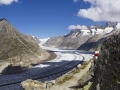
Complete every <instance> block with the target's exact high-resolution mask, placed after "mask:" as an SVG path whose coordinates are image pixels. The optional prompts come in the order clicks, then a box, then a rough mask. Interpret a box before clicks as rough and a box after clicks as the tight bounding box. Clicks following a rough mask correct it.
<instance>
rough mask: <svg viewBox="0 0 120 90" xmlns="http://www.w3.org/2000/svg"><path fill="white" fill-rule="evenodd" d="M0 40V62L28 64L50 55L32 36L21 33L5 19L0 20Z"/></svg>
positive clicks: (14, 64)
mask: <svg viewBox="0 0 120 90" xmlns="http://www.w3.org/2000/svg"><path fill="white" fill-rule="evenodd" d="M0 41H1V42H0V63H3V62H8V63H10V64H12V65H13V66H18V65H20V66H29V65H30V64H32V63H34V64H35V63H37V62H40V61H42V60H44V59H46V58H48V57H49V56H50V55H49V53H48V52H46V51H43V50H42V49H41V48H40V47H39V45H38V44H37V43H36V41H35V39H34V38H33V37H32V36H30V35H23V34H21V33H20V32H19V31H17V30H16V29H15V28H14V27H13V26H12V25H11V24H10V23H9V22H8V21H7V20H6V19H1V20H0Z"/></svg>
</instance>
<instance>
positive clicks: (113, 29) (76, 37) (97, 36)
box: [44, 22, 120, 50]
mask: <svg viewBox="0 0 120 90" xmlns="http://www.w3.org/2000/svg"><path fill="white" fill-rule="evenodd" d="M119 28H120V23H116V22H107V23H106V24H105V25H103V26H100V25H95V26H88V27H87V29H75V30H72V31H71V32H70V33H68V34H67V35H63V36H58V37H51V38H50V39H49V40H48V41H47V42H46V43H45V44H44V46H49V47H56V48H61V49H80V50H92V49H94V48H95V47H96V46H97V45H98V44H99V43H101V42H102V41H104V40H105V39H106V38H107V37H109V36H110V35H112V34H113V33H117V32H119V31H120V30H119Z"/></svg>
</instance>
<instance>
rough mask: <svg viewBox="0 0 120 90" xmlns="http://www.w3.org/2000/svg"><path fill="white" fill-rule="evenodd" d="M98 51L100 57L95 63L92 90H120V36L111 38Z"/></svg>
mask: <svg viewBox="0 0 120 90" xmlns="http://www.w3.org/2000/svg"><path fill="white" fill-rule="evenodd" d="M98 49H99V50H100V55H99V58H98V60H95V61H94V68H93V73H94V76H93V85H92V86H93V87H92V89H90V90H120V34H116V35H112V36H111V37H109V38H108V39H107V40H105V41H104V42H103V43H102V44H101V45H99V47H98Z"/></svg>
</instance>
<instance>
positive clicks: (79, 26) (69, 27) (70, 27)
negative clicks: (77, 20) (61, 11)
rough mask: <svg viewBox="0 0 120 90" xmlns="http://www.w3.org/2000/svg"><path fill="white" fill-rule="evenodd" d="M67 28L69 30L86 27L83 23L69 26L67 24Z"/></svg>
mask: <svg viewBox="0 0 120 90" xmlns="http://www.w3.org/2000/svg"><path fill="white" fill-rule="evenodd" d="M68 29H70V30H75V29H88V28H87V26H85V25H82V26H81V25H76V26H75V25H70V26H68Z"/></svg>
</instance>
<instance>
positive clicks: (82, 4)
mask: <svg viewBox="0 0 120 90" xmlns="http://www.w3.org/2000/svg"><path fill="white" fill-rule="evenodd" d="M119 4H120V0H0V19H2V18H5V19H7V20H8V21H9V22H10V23H11V24H12V25H13V26H14V27H15V28H16V29H17V30H18V31H20V32H21V33H23V34H31V35H33V36H36V37H39V38H48V37H55V36H61V35H64V34H67V33H69V32H70V30H73V29H86V26H93V25H96V24H100V25H103V24H105V22H107V21H112V22H120V19H119V16H120V7H119Z"/></svg>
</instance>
